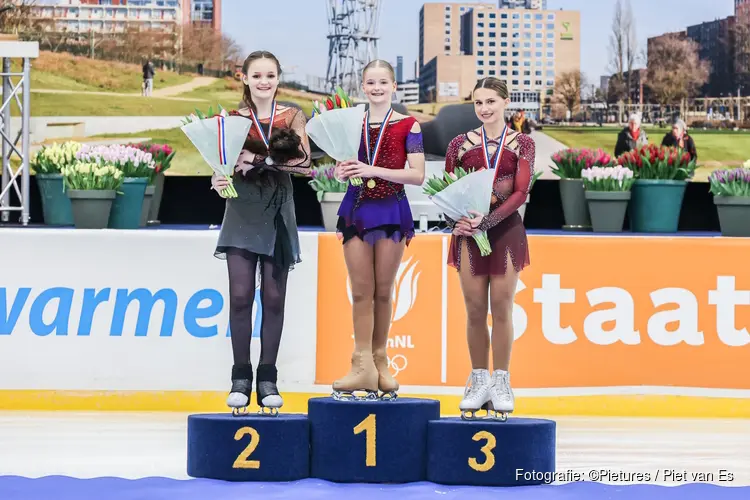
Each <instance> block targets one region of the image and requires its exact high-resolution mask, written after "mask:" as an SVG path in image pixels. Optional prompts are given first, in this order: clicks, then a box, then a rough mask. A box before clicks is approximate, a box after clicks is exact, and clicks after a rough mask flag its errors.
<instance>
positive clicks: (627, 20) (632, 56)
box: [623, 0, 638, 105]
mask: <svg viewBox="0 0 750 500" xmlns="http://www.w3.org/2000/svg"><path fill="white" fill-rule="evenodd" d="M623 35H624V39H625V63H626V67H627V75H628V77H627V97H628V105H630V104H632V102H631V101H632V95H633V94H632V92H631V90H632V88H633V69H634V67H635V64H636V62H637V60H638V59H637V55H638V39H637V38H636V34H635V21H634V19H633V8H632V7H631V5H630V0H625V13H624V14H623Z"/></svg>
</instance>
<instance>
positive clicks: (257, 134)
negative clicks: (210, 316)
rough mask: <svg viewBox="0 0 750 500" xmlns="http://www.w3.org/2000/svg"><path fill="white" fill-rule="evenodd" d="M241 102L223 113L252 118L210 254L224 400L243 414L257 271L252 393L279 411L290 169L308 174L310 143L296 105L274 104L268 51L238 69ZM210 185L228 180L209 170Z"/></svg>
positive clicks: (275, 75) (292, 228) (291, 232)
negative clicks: (219, 274)
mask: <svg viewBox="0 0 750 500" xmlns="http://www.w3.org/2000/svg"><path fill="white" fill-rule="evenodd" d="M242 73H243V75H242V81H243V84H244V89H243V105H244V106H242V107H240V109H239V110H238V111H233V112H231V113H230V114H233V115H240V116H245V117H247V118H248V119H249V120H252V121H253V126H252V128H251V129H250V133H249V134H248V138H247V141H246V142H245V147H244V148H243V151H242V153H241V154H240V157H239V159H238V161H237V166H236V167H235V173H234V176H233V180H234V186H235V189H236V191H237V194H238V197H237V198H229V199H227V200H226V209H225V212H224V220H223V222H222V226H221V232H220V234H219V239H218V243H217V246H216V252H215V256H216V257H217V258H220V259H226V261H227V268H228V272H229V308H230V312H229V328H230V330H231V337H232V352H233V356H234V365H233V367H232V388H231V390H230V394H229V397H228V398H227V405H228V406H229V407H230V408H232V412H233V414H235V415H238V414H243V413H246V412H247V406H248V405H249V404H250V396H251V394H252V384H253V368H252V363H251V361H250V338H251V336H252V331H253V325H252V310H253V299H254V297H255V276H256V270H257V269H258V268H259V272H258V274H259V275H260V299H261V307H262V314H263V319H262V323H261V332H260V342H261V349H260V360H259V363H258V370H257V374H256V375H257V376H256V377H255V381H256V398H257V402H258V406H259V407H260V412H261V413H263V414H266V413H267V412H269V413H270V414H271V415H278V409H279V408H281V406H282V405H283V400H282V398H281V395H280V394H279V391H278V389H277V387H276V380H277V370H276V356H277V354H278V351H279V344H280V342H281V332H282V330H283V326H284V303H285V297H286V285H287V276H288V273H289V271H290V270H291V269H292V268H293V267H294V265H295V264H297V263H299V262H301V259H300V245H299V236H298V233H297V221H296V218H295V214H294V199H293V194H292V180H291V176H290V174H292V173H298V174H303V175H309V174H310V168H309V167H310V163H311V162H310V145H309V142H308V139H307V135H306V133H305V124H306V119H305V115H304V113H303V112H302V111H301V110H298V109H296V108H293V107H285V106H282V105H279V104H277V103H276V90H277V88H278V84H279V75H280V73H281V66H280V64H279V61H278V60H277V59H276V57H275V56H274V55H273V54H271V53H270V52H265V51H258V52H253V53H252V54H250V55H249V56H248V58H247V59H246V60H245V63H244V65H243V67H242ZM211 184H212V187H213V189H215V190H216V191H217V192H219V193H220V192H221V191H222V190H223V189H224V188H225V187H226V186H227V185H228V183H227V180H226V179H223V178H219V177H217V176H216V175H214V176H213V178H212V180H211Z"/></svg>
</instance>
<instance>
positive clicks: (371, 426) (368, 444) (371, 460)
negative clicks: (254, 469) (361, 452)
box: [354, 413, 376, 467]
mask: <svg viewBox="0 0 750 500" xmlns="http://www.w3.org/2000/svg"><path fill="white" fill-rule="evenodd" d="M363 432H364V433H365V465H366V466H367V467H375V464H376V460H375V414H374V413H370V414H369V415H368V416H367V418H365V419H364V420H363V421H361V422H360V423H359V424H357V426H356V427H355V428H354V435H355V436H356V435H358V434H362V433H363Z"/></svg>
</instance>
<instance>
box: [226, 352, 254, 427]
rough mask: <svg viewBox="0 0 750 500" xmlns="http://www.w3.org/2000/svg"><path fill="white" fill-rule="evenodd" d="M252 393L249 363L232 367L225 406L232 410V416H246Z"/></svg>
mask: <svg viewBox="0 0 750 500" xmlns="http://www.w3.org/2000/svg"><path fill="white" fill-rule="evenodd" d="M252 392H253V367H252V366H250V364H249V363H248V364H238V365H234V366H232V388H231V389H230V390H229V396H227V406H228V407H230V408H231V409H232V415H234V416H235V417H237V416H241V415H247V407H248V405H249V404H250V395H251V394H252Z"/></svg>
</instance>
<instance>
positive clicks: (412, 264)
mask: <svg viewBox="0 0 750 500" xmlns="http://www.w3.org/2000/svg"><path fill="white" fill-rule="evenodd" d="M216 235H217V233H216V232H215V231H169V230H155V231H117V230H111V231H110V230H107V231H97V230H67V229H36V228H33V229H32V228H24V229H12V228H7V229H5V230H3V231H1V232H0V248H12V249H13V254H14V258H13V259H6V260H5V261H2V262H0V276H2V282H1V283H0V409H11V410H61V409H71V410H115V411H127V410H142V411H190V412H203V411H223V410H224V409H225V406H224V399H225V397H226V391H227V390H228V388H229V384H230V380H229V378H230V370H231V365H232V359H231V346H230V339H229V336H228V334H229V331H228V285H227V282H226V263H225V262H224V261H222V260H219V259H216V258H214V257H213V251H214V249H215V244H216ZM448 243H449V237H447V236H445V235H441V234H428V235H418V237H417V238H415V239H414V240H413V242H412V244H411V245H409V247H408V248H407V250H406V252H405V254H404V258H403V260H402V264H401V268H400V269H399V272H398V277H397V283H396V287H395V293H394V308H393V323H392V328H391V335H390V338H389V341H388V342H389V344H388V354H389V356H390V362H391V371H392V374H393V375H394V377H396V379H397V380H398V381H399V382H400V384H401V387H402V389H401V392H402V396H414V397H424V398H433V399H438V400H440V401H441V403H442V404H443V412H444V413H445V412H447V414H449V415H450V414H455V413H456V412H455V411H454V410H452V409H454V408H457V405H458V400H459V397H460V394H461V392H462V390H463V387H464V384H465V382H466V376H467V375H468V373H469V372H470V368H471V367H470V365H469V356H468V351H467V347H466V340H465V321H466V318H465V312H464V309H463V307H462V306H455V304H462V296H461V292H460V284H459V283H458V280H457V277H456V273H455V270H454V269H452V268H450V267H448V266H447V265H446V264H445V261H446V258H447V252H448ZM300 245H301V248H302V259H303V262H302V263H300V264H299V265H297V266H296V267H295V269H294V271H293V272H292V273H290V277H289V284H288V291H289V293H288V297H287V304H288V307H287V314H286V317H285V323H284V334H283V338H282V343H281V351H280V352H279V356H278V365H277V366H278V370H279V387H280V390H281V391H282V392H283V393H284V395H285V408H284V409H285V411H289V412H297V413H304V412H305V411H306V402H307V400H308V399H310V398H311V397H315V396H320V395H327V394H329V393H330V387H331V383H332V382H333V380H335V379H336V378H338V377H340V376H342V375H343V374H344V373H346V372H347V371H348V368H349V367H348V363H349V360H350V358H351V352H350V349H351V331H352V327H351V313H350V311H351V303H350V297H349V295H350V292H349V288H348V286H347V278H348V277H347V273H346V267H345V265H344V263H343V258H342V255H341V244H340V242H339V241H338V240H337V239H336V237H335V235H332V234H330V233H314V232H302V233H300ZM49 248H55V252H54V254H50V253H49V250H48V249H49ZM133 248H137V249H138V252H133V251H132V249H133ZM529 248H530V252H531V262H532V264H531V267H529V268H527V269H526V270H524V271H523V273H522V274H521V278H520V281H519V287H518V290H517V296H516V302H515V305H514V311H513V324H514V329H515V332H514V334H515V339H516V340H515V343H514V346H513V359H512V369H511V375H512V380H511V383H512V387H513V388H514V391H515V393H516V396H517V405H518V407H517V414H519V415H613V416H615V415H616V416H665V417H679V416H688V417H693V416H696V415H701V416H706V417H740V418H748V417H750V379H748V378H747V377H746V376H745V371H746V359H747V355H746V352H747V348H748V345H750V333H748V331H747V329H748V327H747V325H750V278H748V276H747V275H746V274H745V273H742V272H741V269H742V268H741V266H739V267H738V266H737V262H743V261H744V259H745V256H746V255H747V254H748V252H749V251H750V240H748V239H746V238H745V239H743V238H684V237H638V236H614V237H609V236H598V235H589V236H575V235H571V236H540V235H530V236H529ZM165 256H169V258H165ZM707 256H710V258H708V257H707ZM134 259H135V260H134ZM125 262H130V263H132V264H128V265H125V264H124V263H125ZM634 268H635V269H637V271H638V272H634V271H633V269H634ZM30 270H31V271H30ZM82 270H84V271H85V272H82ZM688 270H689V272H686V271H688ZM259 295H260V294H259V293H258V292H257V291H256V301H255V304H256V306H257V304H258V303H259V301H260V298H259ZM489 322H490V318H488V323H489ZM261 323H262V314H261V313H260V311H259V310H258V308H257V307H255V308H254V313H253V325H254V328H253V341H252V352H253V363H254V365H257V356H258V354H259V351H260V343H259V327H260V324H261ZM30 352H33V353H34V358H35V362H34V363H28V361H27V360H28V353H30ZM571 366H573V367H575V369H574V370H571V369H570V367H571ZM695 366H712V367H713V368H712V370H709V371H708V372H707V371H705V370H695Z"/></svg>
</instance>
